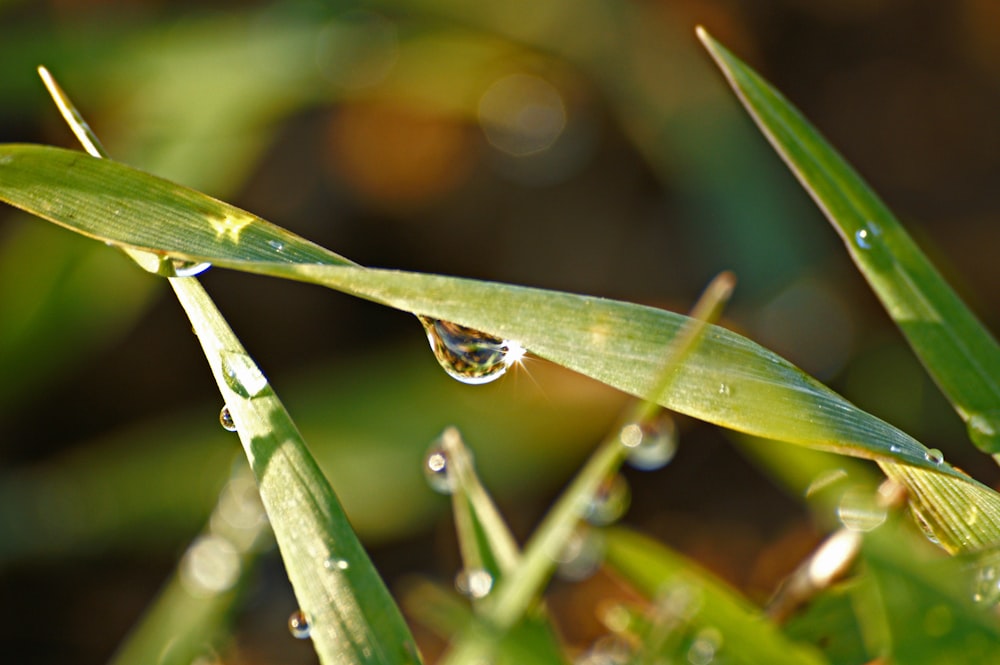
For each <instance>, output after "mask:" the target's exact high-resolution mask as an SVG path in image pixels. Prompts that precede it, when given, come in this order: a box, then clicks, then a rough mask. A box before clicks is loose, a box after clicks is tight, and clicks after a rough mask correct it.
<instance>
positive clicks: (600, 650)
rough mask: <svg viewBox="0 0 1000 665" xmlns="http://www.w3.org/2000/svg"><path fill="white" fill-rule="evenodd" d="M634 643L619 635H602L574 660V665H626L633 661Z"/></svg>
mask: <svg viewBox="0 0 1000 665" xmlns="http://www.w3.org/2000/svg"><path fill="white" fill-rule="evenodd" d="M634 656H635V653H633V648H632V644H631V643H630V642H629V640H628V639H627V638H624V637H620V636H618V635H602V636H601V637H598V638H597V639H596V640H594V644H593V645H592V646H591V647H590V648H589V649H587V650H586V651H585V652H583V653H582V654H580V656H579V657H578V658H577V659H576V660H574V661H573V665H625V664H626V663H630V662H633V657H634Z"/></svg>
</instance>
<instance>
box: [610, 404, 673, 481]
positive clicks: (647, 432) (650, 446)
mask: <svg viewBox="0 0 1000 665" xmlns="http://www.w3.org/2000/svg"><path fill="white" fill-rule="evenodd" d="M618 436H619V440H620V441H621V442H622V445H623V446H625V448H626V449H627V450H626V458H625V459H626V461H627V462H628V464H629V465H630V466H632V467H634V468H636V469H639V470H641V471H653V470H655V469H659V468H662V467H663V466H666V465H667V464H668V463H669V462H670V460H672V459H673V458H674V455H675V454H676V453H677V429H676V427H675V426H674V421H673V418H671V417H670V415H669V414H668V413H661V414H660V415H659V416H658V417H656V418H654V419H651V420H645V421H642V422H639V423H630V424H628V425H625V427H623V428H622V430H621V432H620V433H619V435H618Z"/></svg>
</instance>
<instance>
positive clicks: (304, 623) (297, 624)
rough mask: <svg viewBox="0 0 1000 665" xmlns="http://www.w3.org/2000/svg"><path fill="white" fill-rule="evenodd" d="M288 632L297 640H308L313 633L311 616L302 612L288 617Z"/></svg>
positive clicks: (293, 613) (296, 611) (298, 611)
mask: <svg viewBox="0 0 1000 665" xmlns="http://www.w3.org/2000/svg"><path fill="white" fill-rule="evenodd" d="M288 632H290V633H291V634H292V637H294V638H295V639H297V640H305V639H308V638H309V634H310V633H311V632H312V624H311V623H310V622H309V615H308V614H306V613H305V612H303V611H302V610H295V611H294V612H292V615H291V616H290V617H288Z"/></svg>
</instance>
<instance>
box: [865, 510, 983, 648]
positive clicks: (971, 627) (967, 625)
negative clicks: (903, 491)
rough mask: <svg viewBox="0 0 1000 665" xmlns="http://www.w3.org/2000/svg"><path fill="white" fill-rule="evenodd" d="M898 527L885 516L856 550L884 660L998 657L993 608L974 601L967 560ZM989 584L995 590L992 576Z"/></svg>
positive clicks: (971, 579) (971, 578)
mask: <svg viewBox="0 0 1000 665" xmlns="http://www.w3.org/2000/svg"><path fill="white" fill-rule="evenodd" d="M900 526H901V525H899V524H897V523H896V521H890V522H888V523H887V524H885V525H884V526H882V527H880V528H879V529H877V530H875V531H874V532H872V533H870V534H867V536H866V538H865V540H864V544H863V546H862V550H861V551H862V558H863V560H864V562H865V564H866V570H867V571H868V572H869V574H870V580H869V581H868V584H869V585H871V586H872V587H873V588H872V589H871V592H870V593H869V594H868V595H867V596H866V598H867V599H869V600H872V601H874V603H872V605H875V607H871V609H872V610H874V611H880V612H881V614H882V616H881V620H880V622H882V623H884V632H885V634H884V635H883V634H881V633H879V634H877V638H879V639H882V640H884V641H885V642H886V643H885V644H884V645H883V647H884V649H885V651H886V652H887V653H886V656H887V657H888V660H889V661H890V662H893V663H901V664H907V663H995V662H1000V624H998V622H997V616H996V613H995V611H993V610H994V609H995V607H992V606H989V605H986V604H984V605H981V606H977V605H976V604H974V602H973V576H972V575H971V574H970V573H971V572H972V569H970V568H969V567H968V564H967V562H965V561H963V560H962V559H960V558H957V557H951V558H943V557H941V556H939V555H938V553H937V552H934V551H932V548H930V547H929V546H928V545H927V544H926V543H924V542H921V541H920V540H918V539H917V538H916V537H915V535H914V534H912V533H910V532H908V531H907V530H905V529H901V528H900ZM995 574H996V571H995V570H994V571H993V575H994V576H995ZM992 586H993V588H994V589H995V581H994V583H993V585H992ZM993 600H994V601H995V597H994V598H993ZM880 622H879V621H876V622H869V623H880Z"/></svg>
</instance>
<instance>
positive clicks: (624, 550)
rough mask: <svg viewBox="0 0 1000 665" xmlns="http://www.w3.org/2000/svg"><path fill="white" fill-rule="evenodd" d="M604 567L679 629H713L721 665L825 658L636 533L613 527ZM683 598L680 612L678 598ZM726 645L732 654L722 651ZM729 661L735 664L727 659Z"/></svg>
mask: <svg viewBox="0 0 1000 665" xmlns="http://www.w3.org/2000/svg"><path fill="white" fill-rule="evenodd" d="M606 542H607V554H606V560H607V562H608V564H609V565H610V566H611V567H612V568H613V569H614V570H615V571H616V572H617V573H618V574H620V575H621V576H622V577H624V578H625V580H627V581H628V582H629V583H630V584H631V585H633V586H634V587H635V588H636V589H637V590H638V591H640V592H641V593H642V594H643V595H644V596H646V598H649V599H651V600H653V599H660V600H661V601H663V602H664V603H665V604H667V605H668V606H669V607H670V608H672V610H673V612H675V613H677V616H674V617H670V618H672V619H673V620H674V621H675V622H677V623H680V624H686V625H683V626H677V628H678V629H680V628H689V627H690V626H705V627H714V628H715V629H716V630H718V631H719V632H720V633H721V635H722V638H723V639H722V644H723V651H722V652H721V653H720V654H719V656H720V658H722V657H723V654H726V655H727V656H728V657H727V658H726V660H725V662H737V663H747V664H750V663H773V664H774V665H778V664H782V663H783V664H787V665H806V664H811V665H815V664H818V663H822V662H823V659H822V658H821V657H820V656H819V655H818V654H817V653H815V652H814V651H812V650H811V649H809V648H807V647H804V646H801V645H798V644H796V643H794V642H792V641H791V640H789V639H788V638H786V637H784V636H783V635H782V634H781V633H780V631H779V630H778V629H777V627H775V626H774V625H773V624H771V623H770V622H769V621H768V620H767V619H766V618H765V617H764V616H763V615H762V614H761V613H760V611H759V610H757V609H756V608H754V607H753V606H752V605H751V604H750V603H749V601H747V600H745V599H744V598H742V597H741V596H740V595H739V594H737V593H736V592H735V591H733V590H732V589H730V588H729V587H728V586H726V585H725V584H724V583H723V582H721V581H720V580H717V579H715V578H713V576H712V575H710V574H709V573H708V572H706V571H704V570H701V569H700V568H699V567H698V566H697V565H695V564H694V563H693V562H692V561H689V560H687V559H685V558H684V557H682V556H680V555H678V554H676V553H674V552H671V551H670V550H668V549H667V548H666V547H664V546H663V545H660V544H659V543H656V542H655V541H653V540H651V539H649V538H646V537H645V536H642V535H640V534H637V533H635V532H632V531H629V530H626V529H623V528H616V529H612V530H609V532H608V534H607V541H606ZM682 597H683V598H684V599H686V601H687V602H686V603H685V606H686V607H684V608H679V607H678V606H679V605H680V603H679V602H678V599H679V598H682ZM726 645H729V646H730V647H732V648H734V649H735V650H734V651H729V650H726V649H725V646H726ZM729 658H732V659H733V660H729Z"/></svg>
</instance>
